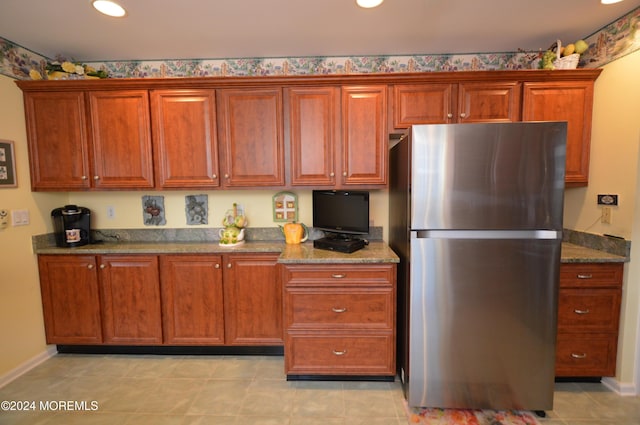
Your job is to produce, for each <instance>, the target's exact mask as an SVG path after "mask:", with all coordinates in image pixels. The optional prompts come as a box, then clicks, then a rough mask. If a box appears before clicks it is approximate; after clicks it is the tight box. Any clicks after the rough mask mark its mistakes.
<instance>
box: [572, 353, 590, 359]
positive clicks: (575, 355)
mask: <svg viewBox="0 0 640 425" xmlns="http://www.w3.org/2000/svg"><path fill="white" fill-rule="evenodd" d="M571 357H573V358H574V359H585V358H586V357H587V353H582V354H576V353H571Z"/></svg>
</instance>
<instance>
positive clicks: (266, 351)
mask: <svg viewBox="0 0 640 425" xmlns="http://www.w3.org/2000/svg"><path fill="white" fill-rule="evenodd" d="M56 347H57V349H58V353H63V354H164V355H239V356H253V355H263V356H282V355H284V347H282V346H255V347H245V346H201V345H198V346H160V345H153V346H148V345H145V346H124V345H57V346H56Z"/></svg>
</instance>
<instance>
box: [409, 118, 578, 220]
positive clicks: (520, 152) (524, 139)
mask: <svg viewBox="0 0 640 425" xmlns="http://www.w3.org/2000/svg"><path fill="white" fill-rule="evenodd" d="M411 133H412V134H411V140H412V158H411V229H520V228H527V229H561V228H562V209H563V196H564V168H565V145H566V123H565V122H527V123H524V122H523V123H491V124H448V125H444V124H443V125H420V126H414V127H412V129H411Z"/></svg>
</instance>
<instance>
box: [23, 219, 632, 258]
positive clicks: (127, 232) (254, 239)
mask: <svg viewBox="0 0 640 425" xmlns="http://www.w3.org/2000/svg"><path fill="white" fill-rule="evenodd" d="M94 232H95V234H94V236H97V237H94V238H93V239H94V240H101V241H103V242H101V243H95V244H90V245H85V246H80V247H75V248H58V247H56V245H55V240H54V238H53V235H52V234H47V235H38V236H34V238H33V248H34V253H36V254H76V255H81V254H88V255H97V254H225V253H260V252H263V253H275V254H280V257H279V260H278V261H279V262H280V263H288V264H292V263H398V262H399V261H400V260H399V258H398V256H397V255H396V253H395V252H393V250H391V248H389V246H388V245H387V244H386V243H385V242H384V241H382V228H372V233H371V234H370V235H367V238H368V239H369V241H370V243H369V245H367V246H365V247H364V248H363V249H361V250H358V251H356V252H353V253H350V254H345V253H340V252H335V251H327V250H322V249H315V248H314V247H313V242H311V241H308V242H305V243H302V244H299V245H287V244H286V243H285V242H284V239H283V237H282V234H281V233H280V231H279V230H278V229H277V228H275V229H274V228H258V229H251V233H249V239H248V240H247V241H246V243H244V244H242V245H239V246H235V247H222V246H220V245H218V241H217V240H216V239H215V238H216V236H217V234H218V229H198V230H190V229H165V230H146V229H145V230H139V229H134V230H131V229H117V230H99V231H94ZM311 236H313V237H311ZM311 236H310V238H309V239H314V238H315V237H318V236H322V233H314V230H311ZM630 245H631V242H630V241H626V240H624V239H623V238H619V237H612V236H607V235H595V234H589V233H584V232H578V231H574V230H569V229H565V230H564V241H563V243H562V254H561V261H562V262H563V263H607V262H613V263H616V262H628V261H629V253H630Z"/></svg>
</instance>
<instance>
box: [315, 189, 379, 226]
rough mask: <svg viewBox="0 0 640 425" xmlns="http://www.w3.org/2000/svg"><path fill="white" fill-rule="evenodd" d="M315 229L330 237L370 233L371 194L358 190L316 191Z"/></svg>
mask: <svg viewBox="0 0 640 425" xmlns="http://www.w3.org/2000/svg"><path fill="white" fill-rule="evenodd" d="M313 227H314V228H316V229H319V230H323V231H325V232H329V233H330V235H327V236H335V237H340V235H345V236H346V235H366V234H368V233H369V192H366V191H356V190H348V191H347V190H314V191H313Z"/></svg>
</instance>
